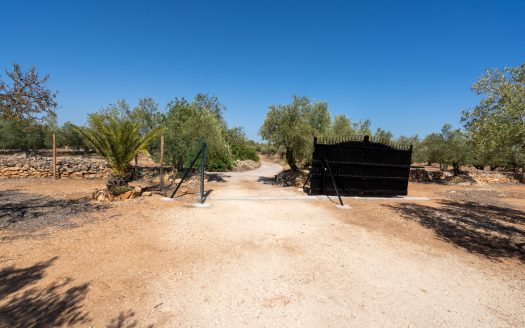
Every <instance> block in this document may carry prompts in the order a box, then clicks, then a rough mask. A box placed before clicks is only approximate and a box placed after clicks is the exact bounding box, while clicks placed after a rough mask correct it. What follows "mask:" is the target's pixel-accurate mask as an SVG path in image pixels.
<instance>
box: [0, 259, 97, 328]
mask: <svg viewBox="0 0 525 328" xmlns="http://www.w3.org/2000/svg"><path fill="white" fill-rule="evenodd" d="M56 259H57V258H56V257H55V258H52V259H50V260H48V261H45V262H39V263H36V264H34V265H32V266H30V267H27V268H14V267H13V266H10V267H6V268H3V269H1V270H0V291H1V294H0V326H2V327H12V328H22V327H23V328H36V327H56V326H66V325H68V326H69V325H74V324H84V323H87V322H89V321H90V319H89V317H88V313H86V312H84V311H83V310H82V306H83V301H84V299H85V297H86V294H87V292H88V287H89V284H88V283H85V284H81V285H78V286H71V282H72V279H71V278H66V279H64V280H62V281H60V282H54V283H52V284H50V285H48V286H47V287H43V288H37V287H32V285H34V284H36V283H37V282H38V281H39V280H41V279H42V278H43V276H44V271H45V270H46V269H47V268H48V267H50V266H51V265H52V264H53V262H54V261H56ZM8 296H9V298H8Z"/></svg>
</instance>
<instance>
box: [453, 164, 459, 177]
mask: <svg viewBox="0 0 525 328" xmlns="http://www.w3.org/2000/svg"><path fill="white" fill-rule="evenodd" d="M452 170H453V172H454V175H458V174H459V172H460V171H459V163H458V162H452Z"/></svg>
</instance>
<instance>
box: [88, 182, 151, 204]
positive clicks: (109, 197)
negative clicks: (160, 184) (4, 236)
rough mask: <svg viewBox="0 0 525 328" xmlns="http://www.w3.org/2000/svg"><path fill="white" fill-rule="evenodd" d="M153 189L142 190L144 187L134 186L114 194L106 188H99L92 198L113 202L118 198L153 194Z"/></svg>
mask: <svg viewBox="0 0 525 328" xmlns="http://www.w3.org/2000/svg"><path fill="white" fill-rule="evenodd" d="M151 195H152V193H151V191H142V188H141V187H139V186H136V187H134V188H133V189H131V190H129V191H126V192H124V193H122V194H120V195H117V196H115V195H113V194H112V193H110V192H109V191H107V190H106V189H103V190H97V191H95V192H93V194H92V195H91V196H92V197H91V198H92V199H94V200H97V201H99V202H112V201H117V200H126V199H133V198H137V197H140V196H151Z"/></svg>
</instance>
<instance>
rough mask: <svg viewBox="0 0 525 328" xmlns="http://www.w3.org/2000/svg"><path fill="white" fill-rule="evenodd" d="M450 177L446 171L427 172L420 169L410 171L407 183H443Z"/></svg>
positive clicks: (450, 174)
mask: <svg viewBox="0 0 525 328" xmlns="http://www.w3.org/2000/svg"><path fill="white" fill-rule="evenodd" d="M450 177H452V173H450V172H448V171H427V170H425V169H422V168H412V169H410V175H409V181H411V182H444V181H445V180H446V179H447V178H450Z"/></svg>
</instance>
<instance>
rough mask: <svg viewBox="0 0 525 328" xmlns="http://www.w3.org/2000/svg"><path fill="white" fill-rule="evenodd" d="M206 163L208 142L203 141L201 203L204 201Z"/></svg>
mask: <svg viewBox="0 0 525 328" xmlns="http://www.w3.org/2000/svg"><path fill="white" fill-rule="evenodd" d="M205 163H206V143H205V142H203V143H202V147H201V167H200V171H201V204H203V203H204V165H205Z"/></svg>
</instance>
